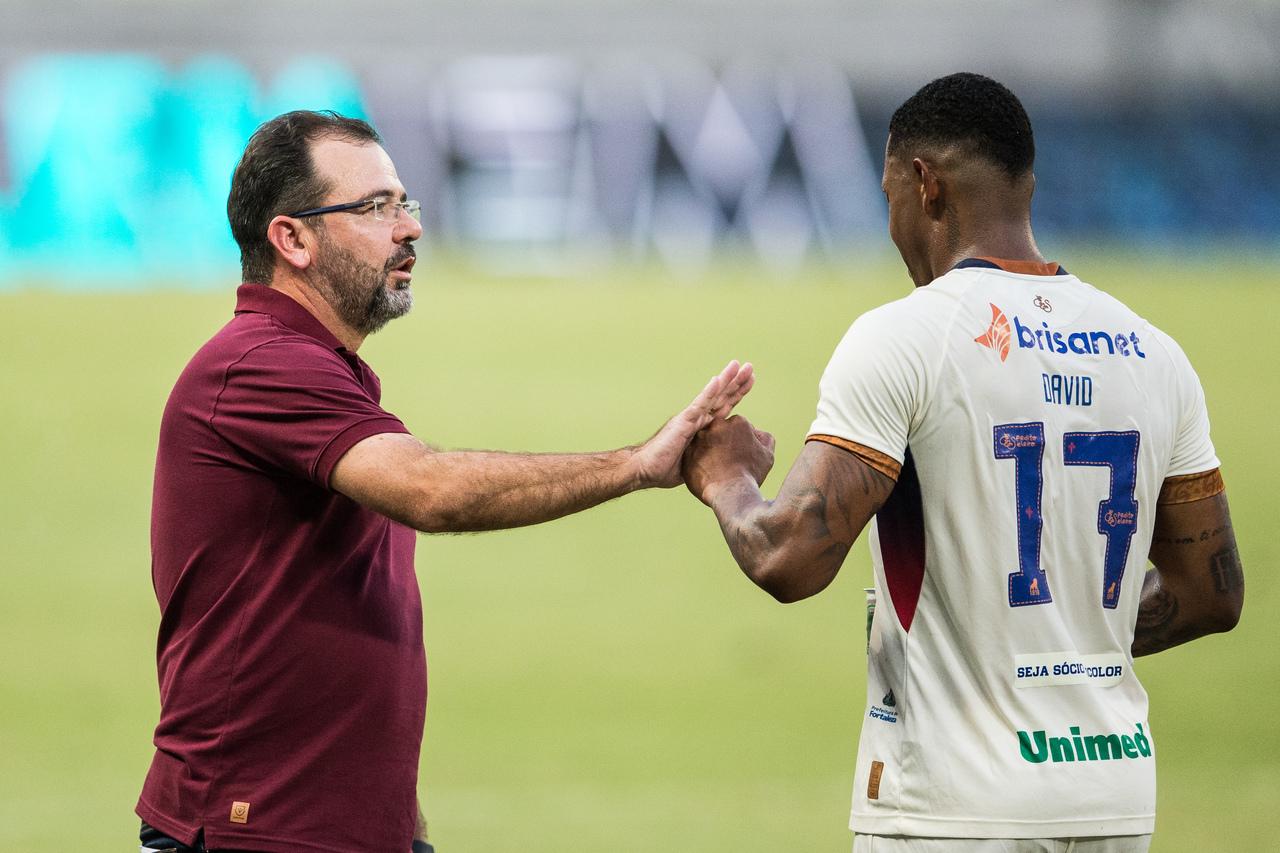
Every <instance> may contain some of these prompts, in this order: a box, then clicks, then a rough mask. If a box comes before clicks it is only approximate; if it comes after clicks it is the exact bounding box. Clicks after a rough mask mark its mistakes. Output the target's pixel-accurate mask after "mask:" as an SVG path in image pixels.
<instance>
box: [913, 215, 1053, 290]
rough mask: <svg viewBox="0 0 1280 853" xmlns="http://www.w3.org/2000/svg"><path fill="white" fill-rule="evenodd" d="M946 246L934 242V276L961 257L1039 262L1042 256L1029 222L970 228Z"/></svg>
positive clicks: (949, 267) (932, 259) (1042, 259)
mask: <svg viewBox="0 0 1280 853" xmlns="http://www.w3.org/2000/svg"><path fill="white" fill-rule="evenodd" d="M946 243H947V245H937V246H936V249H935V251H934V252H933V253H931V254H932V257H931V258H930V261H931V266H932V268H933V273H934V278H937V277H938V276H940V275H944V274H945V273H946V272H947V271H948V270H950V269H951V268H953V267H954V266H955V265H956V264H958V263H960V262H961V261H963V260H964V259H965V258H990V259H999V260H1005V261H1030V262H1032V263H1038V264H1042V263H1044V262H1045V258H1044V256H1043V255H1042V254H1040V248H1039V247H1038V246H1037V245H1036V239H1035V235H1033V234H1032V233H1031V223H1030V222H1027V221H1026V220H1022V221H1020V222H1016V223H1005V224H999V225H996V224H994V223H992V224H988V225H987V226H986V227H983V228H980V229H974V230H971V231H969V233H967V234H966V233H964V232H963V231H962V232H960V233H958V234H957V235H956V236H955V237H954V238H953V239H952V240H948V241H946Z"/></svg>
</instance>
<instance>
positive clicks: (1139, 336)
mask: <svg viewBox="0 0 1280 853" xmlns="http://www.w3.org/2000/svg"><path fill="white" fill-rule="evenodd" d="M1034 153H1035V148H1034V144H1033V141H1032V133H1031V125H1030V123H1029V121H1028V119H1027V115H1026V113H1025V112H1024V111H1023V108H1022V105H1021V104H1020V103H1019V101H1018V99H1017V98H1016V97H1015V96H1014V95H1013V94H1012V93H1011V92H1010V91H1009V90H1008V89H1006V88H1005V87H1004V86H1002V85H1000V84H999V83H997V82H995V81H993V80H990V79H988V78H986V77H982V76H979V75H976V74H954V75H951V76H948V77H944V78H941V79H939V80H935V81H933V82H932V83H929V84H928V85H927V86H925V87H924V88H922V89H921V90H920V91H919V92H917V93H916V94H915V95H914V96H912V97H911V98H910V99H908V100H907V101H906V103H904V104H903V105H902V106H901V107H900V108H899V109H898V110H897V112H896V113H895V114H894V115H893V118H892V120H891V121H890V124H889V137H888V143H887V146H886V157H885V166H884V183H883V189H884V193H885V196H886V197H887V199H888V204H889V234H890V236H891V238H892V239H893V242H894V243H895V244H896V245H897V247H898V249H899V251H900V252H901V254H902V259H903V261H904V262H905V263H906V267H907V271H908V273H909V274H910V276H911V279H912V281H913V282H914V284H915V285H916V289H915V290H914V292H912V293H911V294H910V295H908V296H906V297H905V298H903V299H899V300H897V301H896V302H891V303H889V304H887V305H883V306H881V307H879V308H877V309H875V310H873V311H870V312H868V313H866V314H864V315H863V316H861V317H859V318H858V319H857V320H856V321H855V322H854V323H853V325H852V327H851V328H850V329H849V331H848V333H847V334H846V335H845V337H844V339H843V340H842V341H841V342H840V344H839V346H838V347H837V348H836V350H835V354H834V355H833V356H832V358H831V362H830V364H829V365H828V367H827V369H826V372H825V374H824V375H823V377H822V381H821V386H820V400H819V403H818V411H817V418H816V420H815V421H814V423H813V426H812V427H811V429H810V433H809V436H808V441H807V442H806V444H805V447H804V449H803V451H802V452H801V454H800V456H799V458H798V459H797V460H796V461H795V464H794V465H793V467H792V468H791V470H790V472H789V473H788V474H787V477H786V480H785V482H784V483H783V484H782V487H781V490H780V492H779V494H778V496H777V498H776V499H775V500H773V501H767V500H765V499H763V498H762V497H761V494H760V491H759V488H758V484H759V483H760V482H761V481H762V480H763V478H764V477H765V476H766V474H767V473H768V471H769V469H770V467H771V466H772V463H773V441H772V438H771V437H770V436H769V435H768V434H766V433H762V432H759V431H757V430H755V429H754V428H753V427H752V426H751V425H750V424H748V423H747V422H746V420H744V419H743V418H740V417H735V418H731V419H729V420H728V421H725V422H719V423H716V424H713V425H712V426H711V427H710V428H709V429H707V430H706V431H705V432H704V433H703V434H702V435H701V436H700V437H699V438H697V439H696V440H695V442H694V444H693V446H692V447H691V448H690V451H689V454H688V455H687V457H686V463H685V465H686V469H685V477H686V482H687V483H688V485H689V488H690V489H691V490H692V491H693V492H694V494H695V495H697V496H698V497H700V498H701V499H702V500H703V501H704V502H706V503H707V504H708V505H710V506H711V508H712V509H713V510H714V511H715V514H716V517H717V518H718V520H719V522H720V526H721V529H722V531H723V533H724V537H725V539H726V541H727V542H728V545H729V548H730V550H731V551H732V553H733V556H734V557H735V559H736V560H737V561H738V564H739V565H740V566H741V567H742V570H743V571H744V572H745V573H746V575H747V576H748V577H749V578H751V580H753V581H754V582H755V583H757V584H758V585H759V586H761V587H763V588H764V589H765V590H767V591H768V592H770V593H771V594H772V595H774V596H775V597H776V598H777V599H778V600H779V601H783V602H788V601H796V600H798V599H802V598H805V597H807V596H811V595H814V594H816V593H818V592H820V591H821V590H822V589H823V588H824V587H826V586H827V584H829V583H830V582H831V580H832V578H834V577H835V574H836V572H837V571H838V570H839V568H840V565H841V563H842V561H843V560H844V558H845V554H846V553H847V552H848V550H849V547H850V546H851V545H852V544H853V542H854V540H855V539H856V538H857V536H858V534H859V533H860V532H861V530H862V529H863V527H864V526H865V525H866V524H867V522H868V520H869V519H871V518H872V517H873V516H874V518H875V523H874V524H873V525H872V533H871V552H872V557H873V561H874V571H875V588H876V595H877V605H878V606H877V607H876V609H875V615H874V619H873V624H872V626H871V633H870V648H869V662H868V677H867V709H866V712H865V715H864V717H863V724H862V736H861V742H860V745H859V750H858V764H857V775H856V782H855V790H854V795H853V810H852V817H851V822H850V825H851V827H852V828H853V829H854V830H855V831H856V832H857V833H858V835H857V838H856V840H855V842H854V850H855V851H866V852H867V853H885V852H886V851H947V853H961V852H962V851H963V853H970V851H975V852H976V851H1062V850H1066V849H1068V847H1069V849H1071V850H1075V851H1080V853H1084V851H1090V853H1104V851H1105V853H1120V851H1143V850H1146V849H1147V847H1148V845H1149V843H1150V834H1151V832H1152V830H1153V827H1154V820H1155V816H1154V812H1155V763H1154V762H1155V744H1156V738H1155V735H1154V733H1153V732H1152V731H1151V727H1150V725H1149V724H1148V722H1147V695H1146V693H1145V692H1144V690H1143V688H1142V685H1141V684H1140V683H1139V681H1138V678H1137V676H1136V674H1135V673H1134V670H1133V659H1134V657H1136V656H1139V655H1146V654H1152V653H1154V652H1159V651H1162V650H1164V649H1167V648H1170V647H1171V646H1175V645H1177V644H1179V643H1184V642H1187V641H1188V640H1192V639H1194V638H1196V637H1199V636H1202V635H1205V634H1208V633H1212V632H1215V631H1226V630H1230V629H1231V628H1232V627H1233V626H1234V625H1235V624H1236V621H1237V620H1238V618H1239V613H1240V608H1241V603H1242V599H1243V593H1244V582H1243V576H1242V573H1241V567H1240V558H1239V553H1238V551H1237V549H1236V541H1235V536H1234V534H1233V532H1232V528H1231V517H1230V514H1229V512H1228V509H1227V499H1226V495H1225V493H1224V491H1223V481H1222V477H1221V476H1220V474H1219V471H1218V459H1217V457H1216V456H1215V455H1214V448H1213V445H1212V444H1211V443H1210V440H1209V420H1208V416H1207V414H1206V410H1205V401H1204V395H1203V392H1202V390H1201V388H1200V383H1199V380H1198V379H1197V377H1196V374H1195V373H1194V371H1193V370H1192V368H1191V365H1190V363H1189V362H1188V361H1187V358H1186V356H1185V355H1183V353H1182V350H1181V349H1179V347H1178V345H1177V344H1176V343H1175V342H1174V341H1173V340H1172V339H1171V338H1170V337H1169V336H1168V335H1166V334H1164V333H1163V332H1161V331H1160V330H1159V329H1156V328H1155V327H1154V326H1152V325H1151V324H1150V323H1148V322H1147V321H1146V320H1143V319H1142V318H1141V317H1140V316H1139V315H1137V314H1136V313H1134V312H1133V311H1132V310H1131V309H1129V308H1128V307H1127V306H1125V305H1124V304H1122V303H1121V302H1119V301H1118V300H1116V299H1114V298H1113V297H1111V296H1108V295H1107V294H1106V293H1104V292H1102V291H1100V290H1098V289H1096V288H1094V287H1092V286H1091V285H1089V284H1086V283H1085V282H1083V281H1081V280H1080V279H1079V278H1077V277H1076V276H1074V275H1072V274H1071V273H1070V272H1068V271H1067V270H1066V269H1064V268H1063V267H1061V266H1060V265H1058V264H1057V263H1050V262H1046V261H1045V259H1044V258H1043V257H1042V256H1041V254H1040V251H1039V250H1038V249H1037V247H1036V243H1035V240H1034V238H1033V236H1032V231H1031V195H1032V190H1033V187H1034V184H1035V178H1034V176H1033V174H1032V161H1033V159H1034ZM1148 557H1150V560H1151V562H1152V563H1154V565H1155V568H1154V569H1151V570H1150V571H1145V569H1146V564H1147V559H1148ZM1069 845H1070V846H1069Z"/></svg>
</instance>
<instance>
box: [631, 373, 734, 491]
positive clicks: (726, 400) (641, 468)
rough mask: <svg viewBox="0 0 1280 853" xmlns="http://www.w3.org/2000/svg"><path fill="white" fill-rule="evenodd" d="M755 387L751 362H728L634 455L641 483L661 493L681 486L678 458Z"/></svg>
mask: <svg viewBox="0 0 1280 853" xmlns="http://www.w3.org/2000/svg"><path fill="white" fill-rule="evenodd" d="M754 383H755V369H754V368H753V367H752V366H751V363H750V362H747V363H745V364H739V363H738V362H737V361H731V362H729V363H728V364H727V365H725V367H724V370H722V371H720V372H719V373H718V374H716V375H715V376H713V377H711V379H710V381H708V382H707V384H706V386H705V387H704V388H703V389H702V390H701V391H700V392H698V396H696V397H694V398H693V401H692V402H691V403H689V405H688V406H685V408H684V410H683V411H681V412H680V413H679V414H677V415H676V416H675V417H673V418H672V419H671V420H669V421H667V422H666V423H665V424H664V425H663V427H662V429H660V430H658V432H657V433H655V434H654V436H653V438H651V439H649V440H648V441H646V442H645V443H644V444H643V445H642V446H641V447H640V448H639V449H638V450H637V451H636V465H637V471H638V477H639V479H640V482H641V483H643V484H644V485H646V486H658V487H660V488H664V489H669V488H671V487H672V486H678V485H680V482H681V477H680V458H681V457H682V456H683V455H684V451H685V448H687V447H688V446H689V442H690V441H692V440H693V437H694V436H695V435H696V434H697V433H698V430H700V429H702V428H703V427H705V426H707V425H708V424H710V423H711V422H712V421H715V420H723V419H724V418H726V417H728V415H729V413H730V412H732V411H733V407H734V406H736V405H737V404H738V402H739V401H740V400H741V399H742V398H743V397H745V396H746V395H747V392H748V391H750V390H751V386H752V385H753V384H754Z"/></svg>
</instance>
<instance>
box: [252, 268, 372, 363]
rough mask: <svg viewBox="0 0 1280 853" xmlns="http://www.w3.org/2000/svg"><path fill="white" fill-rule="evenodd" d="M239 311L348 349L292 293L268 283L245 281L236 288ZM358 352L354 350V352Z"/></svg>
mask: <svg viewBox="0 0 1280 853" xmlns="http://www.w3.org/2000/svg"><path fill="white" fill-rule="evenodd" d="M236 313H237V314H266V315H268V316H270V317H274V318H275V319H276V320H279V321H280V322H281V323H283V324H284V325H285V326H288V327H289V328H290V329H293V331H295V332H300V333H302V334H304V335H307V336H308V337H312V338H315V339H316V340H318V341H320V342H321V343H323V344H324V345H325V346H327V347H331V348H333V349H335V350H337V351H338V352H341V353H346V352H348V350H347V348H346V346H345V345H344V344H343V343H342V341H340V340H338V339H337V338H335V337H334V336H333V333H332V332H330V331H329V330H328V329H326V328H325V326H324V323H321V322H320V321H319V320H317V319H316V318H315V316H314V315H313V314H312V313H311V312H310V311H308V310H307V309H306V308H304V307H302V305H301V304H299V303H298V302H296V301H295V300H294V299H293V297H292V296H289V295H288V294H285V293H281V292H280V291H278V290H276V289H275V288H273V287H268V286H267V285H265V284H242V285H240V287H238V288H237V289H236ZM353 355H354V353H353Z"/></svg>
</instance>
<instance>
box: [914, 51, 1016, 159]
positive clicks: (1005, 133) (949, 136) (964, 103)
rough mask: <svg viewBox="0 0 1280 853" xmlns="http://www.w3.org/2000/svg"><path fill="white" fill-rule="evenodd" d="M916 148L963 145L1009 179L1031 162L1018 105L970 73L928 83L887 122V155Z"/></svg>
mask: <svg viewBox="0 0 1280 853" xmlns="http://www.w3.org/2000/svg"><path fill="white" fill-rule="evenodd" d="M919 144H925V145H930V144H933V145H955V144H960V145H966V146H968V147H969V148H971V149H972V152H973V153H974V154H976V155H978V156H981V157H985V158H987V159H988V160H990V161H992V162H993V163H996V164H998V165H999V166H1001V167H1002V168H1003V169H1004V170H1005V172H1006V173H1007V174H1008V175H1009V177H1010V178H1018V177H1021V176H1022V175H1025V174H1026V173H1027V172H1028V171H1030V169H1031V165H1032V163H1034V162H1035V159H1036V143H1035V138H1034V137H1033V136H1032V135H1031V120H1030V119H1029V118H1027V111H1026V110H1024V109H1023V108H1022V102H1021V101H1019V100H1018V97H1017V96H1016V95H1014V94H1013V92H1010V91H1009V90H1008V89H1007V88H1006V87H1005V86H1003V85H1002V84H1000V83H997V82H996V81H995V80H992V79H991V78H990V77H984V76H982V75H981V74H972V73H969V72H962V73H959V74H949V75H948V76H946V77H939V78H938V79H937V80H934V81H933V82H932V83H929V84H927V85H926V86H924V87H923V88H922V89H921V90H920V91H918V92H916V93H915V94H914V95H912V96H911V97H910V98H908V99H907V100H906V103H904V104H903V105H902V106H900V107H898V109H897V110H896V111H895V112H894V114H893V118H891V119H889V153H890V154H893V153H896V152H897V151H899V150H901V149H902V148H903V147H904V146H914V145H919Z"/></svg>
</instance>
